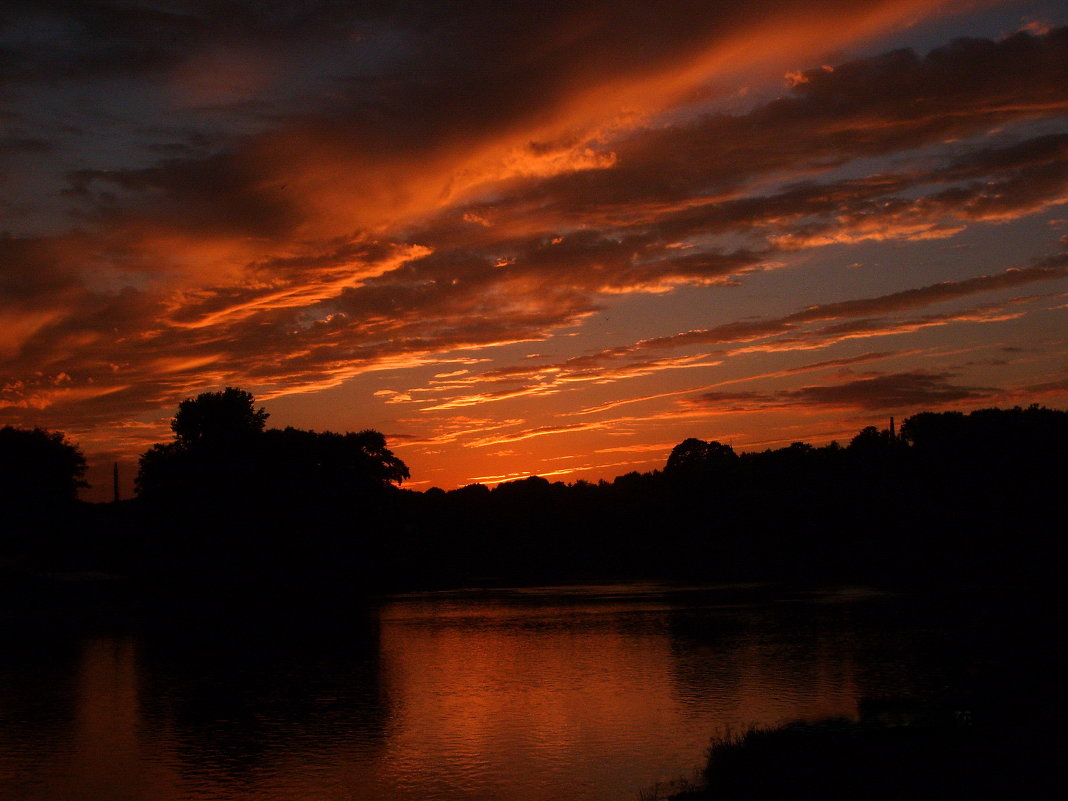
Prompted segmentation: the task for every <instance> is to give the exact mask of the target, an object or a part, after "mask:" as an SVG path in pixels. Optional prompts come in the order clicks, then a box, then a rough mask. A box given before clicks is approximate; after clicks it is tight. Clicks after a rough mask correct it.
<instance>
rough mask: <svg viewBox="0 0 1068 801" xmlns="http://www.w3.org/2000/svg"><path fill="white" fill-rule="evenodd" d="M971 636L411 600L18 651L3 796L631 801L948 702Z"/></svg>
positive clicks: (676, 595) (609, 598)
mask: <svg viewBox="0 0 1068 801" xmlns="http://www.w3.org/2000/svg"><path fill="white" fill-rule="evenodd" d="M747 597H749V600H746V598H747ZM964 620H965V624H964V625H960V623H961V621H960V620H957V621H955V622H954V623H953V626H952V632H953V634H952V636H947V631H949V630H950V628H947V624H946V622H945V621H942V620H933V619H932V618H931V616H930V615H929V614H926V613H925V610H924V608H923V606H922V605H921V604H917V603H913V602H910V601H909V600H907V599H904V598H900V597H889V596H878V595H873V594H870V593H864V592H860V591H838V592H833V593H824V594H805V595H795V596H792V597H789V598H778V599H770V600H769V599H764V600H755V598H754V597H752V596H751V595H750V596H747V595H746V594H745V593H742V594H741V595H739V593H738V592H737V591H730V592H728V591H725V590H718V591H717V590H705V591H694V590H681V589H668V588H663V587H656V586H637V587H635V586H627V587H584V588H577V589H574V588H573V589H568V590H560V589H551V588H550V589H535V590H517V591H502V592H494V593H485V592H454V593H438V594H429V595H418V596H406V597H401V598H395V599H391V600H389V601H388V602H385V603H384V604H382V605H381V606H380V607H379V608H377V609H375V610H373V611H372V612H369V613H368V614H366V615H356V616H351V617H350V618H348V619H346V620H344V621H342V622H335V623H332V624H330V625H319V626H313V627H301V628H300V629H294V628H275V627H273V626H271V625H269V624H268V625H263V626H258V627H252V628H250V627H247V626H232V627H227V626H226V625H223V624H213V625H210V626H208V625H206V623H205V625H197V626H185V627H173V628H168V629H166V630H165V631H162V632H161V631H158V629H159V627H158V626H156V627H154V629H155V630H156V633H154V634H151V635H149V634H146V633H143V632H142V633H137V627H130V628H128V629H126V630H125V631H124V632H121V633H114V632H113V633H109V634H101V633H92V632H90V631H86V630H84V628H82V629H79V628H78V627H71V626H58V625H57V626H56V627H55V629H54V630H52V631H45V632H43V633H42V632H39V631H37V632H35V633H34V634H33V635H32V636H31V635H30V634H28V633H27V632H26V631H25V630H23V631H22V632H21V633H19V632H18V631H15V630H13V631H11V632H5V633H4V634H3V636H4V642H3V646H2V647H3V653H2V655H0V798H3V799H11V801H24V800H25V801H29V799H41V800H42V801H61V800H62V801H72V800H73V799H77V800H78V801H125V800H127V799H128V800H129V801H171V800H172V799H198V801H201V800H203V799H226V800H227V801H231V800H234V799H250V800H251V799H256V800H257V801H275V800H277V801H281V800H282V799H285V800H286V801H292V800H294V799H301V800H303V801H314V800H315V799H324V801H325V800H326V799H330V801H335V800H336V799H376V800H381V801H394V800H395V801H406V800H407V799H412V800H413V801H414V800H415V799H418V800H419V801H435V800H436V799H450V801H453V800H455V799H478V800H479V801H494V800H495V799H500V801H542V800H544V801H548V800H549V799H552V800H553V801H558V800H559V799H564V798H566V799H572V800H573V801H636V799H637V798H638V793H639V791H640V790H641V789H642V788H648V787H650V786H651V785H652V784H653V783H654V782H657V781H666V780H670V779H675V778H678V777H682V776H689V775H692V771H693V770H694V768H696V767H698V766H699V765H700V764H701V763H702V762H703V754H704V751H705V748H706V746H707V744H708V742H709V738H710V737H711V735H713V734H714V733H716V732H722V731H723V730H724V729H726V728H728V727H729V728H732V729H735V730H738V729H743V728H745V727H747V726H749V725H752V724H766V725H773V724H777V723H780V722H784V721H788V720H792V719H796V718H819V717H826V716H837V715H845V716H854V715H855V714H856V712H857V703H858V700H859V699H861V698H863V697H871V696H888V695H892V696H921V697H922V696H924V695H925V694H929V693H938V692H941V691H944V690H945V688H946V687H949V686H952V685H953V684H954V683H955V682H959V681H960V680H961V677H962V675H963V674H965V673H967V671H968V670H969V669H970V668H971V667H973V666H974V659H973V658H972V657H971V656H967V655H966V654H967V653H968V650H969V647H970V645H971V644H972V638H973V637H974V636H976V635H977V634H978V633H979V629H980V628H981V627H979V626H978V625H976V627H975V628H976V631H971V630H970V628H969V625H967V622H966V621H967V615H965V616H964Z"/></svg>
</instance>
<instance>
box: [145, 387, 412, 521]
mask: <svg viewBox="0 0 1068 801" xmlns="http://www.w3.org/2000/svg"><path fill="white" fill-rule="evenodd" d="M267 417H268V414H267V412H266V411H265V410H264V409H262V408H260V409H257V408H256V404H255V398H253V396H252V394H251V393H249V392H246V391H244V390H240V389H235V388H233V387H227V388H226V389H225V390H224V391H222V392H205V393H202V394H200V395H198V396H197V397H196V398H189V399H187V400H184V401H182V403H181V404H179V406H178V412H177V414H176V415H175V417H174V420H173V421H172V422H171V430H172V431H174V441H173V442H169V443H166V444H158V445H154V446H153V447H152V448H151V449H149V450H148V451H146V452H145V453H144V454H143V455H142V456H141V462H140V471H139V473H138V476H137V490H138V494H139V495H141V496H142V497H146V498H153V497H155V498H162V497H167V498H171V499H173V500H185V501H191V502H198V501H200V502H203V501H208V502H225V503H227V504H232V503H235V502H249V501H256V502H258V503H265V504H267V505H269V506H271V507H277V506H278V505H280V504H284V505H290V506H292V505H294V504H299V503H301V502H309V501H312V500H319V501H321V500H324V499H327V498H332V499H335V500H339V499H342V498H344V497H345V496H347V495H349V494H352V493H354V492H365V491H370V490H375V489H381V488H383V487H386V486H390V485H393V484H399V483H401V482H402V481H404V480H405V479H407V478H408V476H409V474H408V468H407V467H406V466H405V464H404V462H402V461H401V460H400V459H398V458H397V457H396V456H394V455H393V453H392V451H390V450H389V449H388V448H387V447H386V439H385V437H384V436H382V434H380V433H378V432H377V431H371V430H366V431H359V432H356V433H346V434H336V433H334V432H332V431H324V432H316V431H303V430H300V429H296V428H285V429H283V430H278V429H271V430H264V427H265V424H266V421H267Z"/></svg>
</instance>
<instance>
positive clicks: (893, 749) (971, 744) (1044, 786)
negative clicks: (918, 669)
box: [669, 704, 1068, 801]
mask: <svg viewBox="0 0 1068 801" xmlns="http://www.w3.org/2000/svg"><path fill="white" fill-rule="evenodd" d="M1064 745H1065V738H1064V736H1063V734H1062V733H1061V732H1060V731H1056V730H1051V729H1048V728H1046V727H1044V726H1041V725H1035V724H1034V723H1033V722H1031V723H1025V722H1023V721H1020V722H1019V723H1017V724H1016V725H1006V721H1000V720H993V719H986V720H984V719H982V717H981V713H980V717H979V718H978V719H976V712H975V711H973V710H971V709H968V708H964V707H959V708H953V707H945V708H940V709H934V710H932V709H922V708H917V707H910V706H909V705H907V704H885V705H877V706H875V707H873V708H872V709H870V710H868V711H867V713H866V714H865V716H864V717H862V718H861V719H860V720H859V721H849V720H827V721H821V722H817V723H804V722H798V723H793V724H790V725H787V726H784V727H781V728H778V729H771V730H760V729H755V730H751V731H749V732H747V733H746V734H744V735H737V736H731V735H727V736H723V737H720V738H718V739H717V740H716V741H715V742H714V743H713V745H712V746H711V747H710V749H709V757H708V762H707V764H706V765H705V768H704V771H703V774H702V784H701V786H699V787H696V788H690V789H685V790H682V791H681V792H677V793H676V794H674V795H671V796H669V798H670V799H671V801H734V800H735V799H745V800H746V801H765V800H767V801H771V799H775V800H776V801H784V799H820V800H821V801H847V800H848V801H855V799H865V800H866V801H897V800H898V799H900V800H901V801H905V799H909V800H910V801H916V799H930V801H935V800H936V799H937V800H938V801H953V800H954V799H962V800H963V799H969V801H975V799H1012V798H1027V799H1047V798H1048V799H1053V798H1062V797H1063V793H1064V790H1065V788H1066V787H1068V784H1066V779H1068V776H1066V770H1065V767H1064V761H1063V758H1062V756H1063V753H1064V751H1063V748H1064Z"/></svg>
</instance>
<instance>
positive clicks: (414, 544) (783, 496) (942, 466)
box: [0, 389, 1068, 609]
mask: <svg viewBox="0 0 1068 801" xmlns="http://www.w3.org/2000/svg"><path fill="white" fill-rule="evenodd" d="M266 418H267V414H266V412H264V410H262V409H259V410H257V409H256V408H255V406H254V403H253V399H252V396H251V395H249V394H248V393H244V392H241V391H240V390H229V389H228V390H226V392H224V393H206V394H205V395H202V396H200V397H199V398H197V399H191V400H189V401H186V402H184V403H183V405H182V406H181V407H180V408H179V411H178V414H177V415H176V417H175V422H174V424H173V428H174V432H175V438H174V440H173V441H172V442H170V443H166V444H161V445H156V446H154V447H153V448H152V449H151V450H150V451H148V452H147V453H146V454H145V455H144V456H143V457H142V461H141V473H140V475H139V477H138V488H139V494H138V497H137V498H135V499H132V500H127V501H122V502H116V503H111V504H87V503H80V502H77V501H75V500H74V497H75V493H76V489H77V485H78V483H79V482H80V480H81V471H80V470H79V469H78V466H79V462H78V459H80V454H77V451H76V448H73V446H70V445H69V444H68V445H67V446H66V447H67V448H70V449H71V450H73V451H74V453H76V454H77V458H73V459H72V457H71V453H69V452H67V453H65V454H63V455H64V458H65V459H66V461H65V462H63V464H64V465H66V467H65V469H66V473H67V484H64V485H62V486H60V489H58V490H56V489H53V490H48V482H47V481H45V480H43V479H41V480H36V481H33V482H27V481H25V480H22V479H21V478H20V476H24V475H25V474H27V467H26V465H27V464H29V462H30V461H31V460H30V457H28V456H26V453H25V448H24V449H23V450H22V451H18V449H16V448H7V450H6V451H4V450H3V447H0V466H2V467H3V471H4V475H3V480H2V482H0V483H2V484H3V486H5V487H7V488H8V489H11V488H14V489H13V490H12V491H8V492H5V497H4V499H3V500H4V503H5V507H6V508H7V510H8V511H7V525H6V526H5V530H4V534H3V535H2V537H0V573H2V574H3V577H4V590H3V594H4V595H5V596H6V598H5V600H4V603H5V604H7V606H8V608H9V609H10V608H11V605H12V604H16V605H26V604H33V603H37V602H39V601H41V599H44V598H46V597H60V598H62V597H66V596H74V595H79V594H81V595H82V596H84V597H90V598H93V599H96V600H101V601H102V602H107V601H108V599H114V598H115V597H116V596H121V597H123V598H124V599H125V600H123V601H121V602H120V603H128V602H129V599H130V598H136V599H138V600H139V601H146V600H147V601H149V602H151V603H161V604H168V603H170V604H175V605H177V606H180V607H182V608H189V607H191V606H198V605H199V606H202V607H204V608H208V609H219V608H229V607H233V608H239V607H242V606H247V607H248V608H250V609H257V608H259V607H260V606H262V605H274V606H276V607H279V608H281V609H292V608H297V607H300V606H302V605H305V604H310V603H311V604H316V605H318V606H323V605H325V607H326V608H331V607H336V606H338V605H340V606H351V605H353V604H358V603H359V602H360V600H361V599H362V598H365V597H367V596H368V595H372V594H376V593H382V592H392V591H404V590H414V589H428V588H442V587H454V586H506V585H509V584H512V585H515V584H535V583H553V582H557V583H559V582H565V583H566V582H580V581H591V580H592V581H597V580H649V579H651V580H678V581H694V582H739V581H757V582H775V583H777V584H780V585H782V584H787V585H790V584H796V585H814V584H842V583H860V584H874V585H910V586H920V587H922V586H934V587H944V586H975V585H983V586H991V585H998V586H1009V587H1011V586H1025V585H1028V584H1032V583H1036V582H1037V583H1042V582H1052V581H1059V578H1060V576H1061V575H1062V571H1063V561H1062V558H1061V556H1060V552H1061V550H1062V544H1061V539H1062V538H1063V533H1062V531H1063V528H1064V526H1063V521H1064V520H1065V512H1066V511H1068V509H1066V503H1068V501H1066V493H1065V486H1066V481H1065V479H1066V478H1068V470H1066V464H1068V462H1066V459H1065V454H1066V453H1068V412H1064V411H1056V410H1050V409H1045V408H1041V407H1038V406H1032V407H1030V408H1027V409H1021V408H1015V409H1004V410H1002V409H982V410H978V411H974V412H971V413H970V414H962V413H957V412H943V413H931V412H925V413H922V414H918V415H915V416H913V417H910V418H908V419H907V420H905V421H904V423H903V424H902V425H901V428H900V431H899V432H896V431H894V430H892V429H889V428H888V429H886V430H881V431H880V430H878V429H876V428H867V429H864V430H863V431H861V432H860V433H859V434H858V435H857V436H856V437H854V438H853V440H852V441H851V443H849V444H848V445H847V446H840V445H838V444H837V443H832V444H831V445H829V446H826V447H819V448H817V447H813V446H811V445H808V444H805V443H794V444H792V445H790V446H789V447H785V448H780V449H777V450H766V451H763V452H750V453H741V454H737V453H735V452H734V451H733V450H732V449H731V448H730V447H729V446H726V445H723V444H720V443H716V442H704V441H702V440H697V439H689V440H686V441H685V442H683V443H681V444H680V445H679V446H677V447H676V448H675V449H674V450H673V451H672V453H671V456H670V458H669V459H668V461H667V464H666V465H665V467H664V469H663V470H654V471H652V472H649V473H629V474H627V475H623V476H619V477H617V478H616V479H615V480H613V481H611V482H609V481H600V482H598V483H596V484H593V483H589V482H585V481H578V482H575V483H572V484H563V483H561V482H556V483H550V482H549V481H547V480H545V479H542V478H536V477H535V478H528V479H525V480H522V481H515V482H510V483H505V484H501V485H499V486H497V487H496V488H494V489H492V490H491V489H490V488H488V487H486V486H483V485H477V484H476V485H472V486H468V487H464V488H461V489H457V490H453V491H449V492H445V491H442V490H439V489H430V490H427V491H426V492H413V491H409V490H404V489H401V488H400V487H399V486H398V485H399V484H401V483H402V482H403V480H404V479H406V478H407V476H408V471H407V468H406V467H405V466H404V464H403V462H401V461H400V460H399V459H397V458H396V457H395V456H394V455H393V454H392V453H391V452H390V451H389V450H388V449H387V448H386V443H385V439H384V438H383V437H382V435H381V434H378V433H377V432H374V431H363V432H358V433H350V434H335V433H331V432H312V431H301V430H297V429H292V428H287V429H285V430H277V429H267V428H266ZM14 431H15V430H14V429H4V432H5V434H4V437H0V446H2V445H3V443H5V442H8V441H9V440H10V441H14V440H16V439H17V440H18V442H19V443H21V445H25V441H27V436H25V433H26V432H22V433H21V434H17V435H16V434H13V433H11V432H14ZM39 433H40V436H36V440H35V441H38V444H45V445H47V446H48V447H49V448H52V449H53V450H55V449H56V443H57V441H58V442H62V436H61V435H51V434H47V432H39ZM57 436H58V438H59V439H58V440H57ZM5 438H6V439H5ZM29 439H33V437H30V438H29ZM21 445H20V447H21ZM30 450H33V448H30ZM61 450H62V449H61ZM46 461H47V460H46ZM80 464H81V466H82V469H84V460H82V461H81V463H80ZM60 472H62V471H60ZM53 483H55V482H54V481H53Z"/></svg>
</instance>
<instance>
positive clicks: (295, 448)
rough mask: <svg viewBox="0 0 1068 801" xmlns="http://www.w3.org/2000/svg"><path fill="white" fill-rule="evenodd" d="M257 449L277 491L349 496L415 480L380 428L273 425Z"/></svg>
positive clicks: (265, 433) (309, 495)
mask: <svg viewBox="0 0 1068 801" xmlns="http://www.w3.org/2000/svg"><path fill="white" fill-rule="evenodd" d="M257 452H258V455H259V457H260V460H261V464H262V467H263V468H264V469H265V470H267V471H268V475H267V476H266V478H267V480H268V481H269V482H270V483H271V484H273V485H274V486H275V487H276V489H277V491H278V492H281V493H286V494H288V495H296V496H298V497H299V496H304V497H325V496H330V497H343V496H344V495H346V494H349V493H352V492H354V491H361V490H363V491H367V490H377V489H382V488H384V487H387V486H390V485H392V484H400V483H401V482H403V481H405V480H406V479H407V478H409V473H408V467H407V466H406V465H405V464H404V462H402V461H401V460H400V459H398V458H397V457H396V456H394V455H393V452H392V451H391V450H389V448H387V447H386V438H385V437H384V436H382V434H380V433H379V432H377V431H371V430H365V431H359V432H356V433H352V432H349V433H346V434H337V433H334V432H333V431H322V432H318V431H304V430H301V429H298V428H292V427H287V428H285V429H282V430H278V429H271V430H269V431H266V432H264V435H263V437H262V440H261V442H260V444H259V448H258V451H257Z"/></svg>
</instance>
